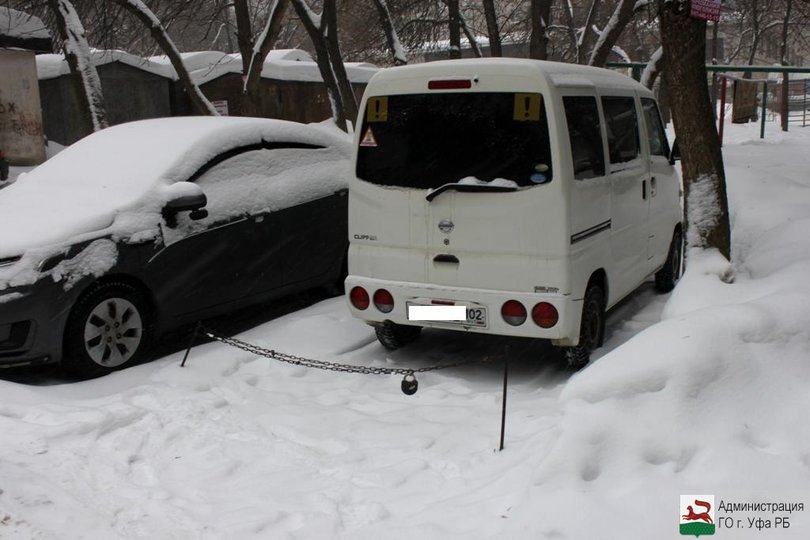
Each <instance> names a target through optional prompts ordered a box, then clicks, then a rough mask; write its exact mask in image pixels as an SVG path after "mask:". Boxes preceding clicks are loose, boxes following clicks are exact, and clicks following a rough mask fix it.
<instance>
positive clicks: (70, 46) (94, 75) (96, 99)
mask: <svg viewBox="0 0 810 540" xmlns="http://www.w3.org/2000/svg"><path fill="white" fill-rule="evenodd" d="M48 6H49V8H50V10H51V12H52V13H53V15H54V19H55V20H56V27H57V30H58V32H59V36H60V38H61V39H62V48H63V50H64V52H65V58H66V59H67V62H68V66H70V73H71V80H72V81H73V84H74V86H73V87H74V89H75V90H76V96H77V98H78V100H79V104H80V105H81V108H82V109H84V112H85V114H84V115H83V116H82V121H83V124H84V126H83V129H82V132H84V133H91V132H93V131H99V130H101V129H104V128H105V127H107V125H108V124H107V111H106V108H105V106H104V94H103V93H102V91H101V80H100V79H99V77H98V72H97V71H96V67H95V66H94V65H93V62H92V59H91V58H90V46H89V45H88V44H87V39H86V37H85V32H84V28H83V27H82V25H81V23H80V21H79V16H78V14H77V13H76V8H75V7H73V4H72V3H71V2H70V1H69V0H48Z"/></svg>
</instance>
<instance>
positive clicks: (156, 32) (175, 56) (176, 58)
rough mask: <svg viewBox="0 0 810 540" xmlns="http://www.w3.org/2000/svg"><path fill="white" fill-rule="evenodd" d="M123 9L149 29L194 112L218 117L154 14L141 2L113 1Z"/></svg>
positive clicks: (131, 0)
mask: <svg viewBox="0 0 810 540" xmlns="http://www.w3.org/2000/svg"><path fill="white" fill-rule="evenodd" d="M113 1H114V2H115V3H116V4H119V5H120V6H122V7H123V8H124V9H126V10H127V11H129V12H130V13H131V14H132V15H133V16H135V18H137V19H138V20H139V21H140V22H141V23H143V25H144V26H145V27H146V28H148V29H149V32H151V34H152V37H153V38H154V40H155V41H156V42H157V44H158V45H159V46H160V48H161V50H162V51H163V52H164V53H165V54H166V56H167V57H168V58H169V61H170V62H171V63H172V67H174V71H175V72H176V73H177V77H178V78H179V79H180V84H181V85H182V86H183V89H184V90H185V91H186V94H187V95H188V97H189V99H190V100H191V104H192V106H193V107H194V109H196V111H197V112H198V113H200V114H202V115H210V116H219V113H218V112H217V111H216V109H215V108H214V106H213V105H212V104H211V102H210V101H208V98H206V97H205V95H204V94H203V93H202V91H200V88H199V87H198V86H197V85H196V84H194V82H193V81H192V80H191V77H190V76H189V74H188V70H187V69H186V66H185V64H183V59H182V58H181V57H180V51H178V50H177V47H175V46H174V42H173V41H172V40H171V38H170V37H169V34H168V33H166V29H165V28H164V27H163V25H162V24H161V23H160V21H159V20H158V19H157V17H156V16H155V14H154V13H152V11H151V10H150V9H149V8H148V7H146V5H145V4H144V3H143V2H141V0H113Z"/></svg>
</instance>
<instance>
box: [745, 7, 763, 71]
mask: <svg viewBox="0 0 810 540" xmlns="http://www.w3.org/2000/svg"><path fill="white" fill-rule="evenodd" d="M757 2H758V0H751V29H752V32H753V34H752V37H751V50H750V51H748V65H749V66H753V65H754V59H755V58H756V55H757V48H759V38H760V30H759V23H760V20H759V6H758V3H757ZM750 78H751V72H750V71H746V72H744V73H743V79H750Z"/></svg>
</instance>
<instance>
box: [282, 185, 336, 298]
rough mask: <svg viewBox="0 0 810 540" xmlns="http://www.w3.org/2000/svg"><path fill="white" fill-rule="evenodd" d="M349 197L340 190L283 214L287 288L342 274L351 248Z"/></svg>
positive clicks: (325, 279) (283, 245)
mask: <svg viewBox="0 0 810 540" xmlns="http://www.w3.org/2000/svg"><path fill="white" fill-rule="evenodd" d="M347 195H348V191H347V190H346V189H345V188H344V189H340V190H338V191H335V192H333V193H331V194H329V195H327V196H326V197H319V198H317V199H315V200H312V201H307V202H303V203H302V204H297V205H294V206H291V207H289V208H287V209H285V210H283V211H281V212H280V213H279V223H280V227H281V231H282V240H281V246H280V251H279V255H280V259H281V265H282V271H281V274H282V281H283V283H284V284H285V285H295V284H302V286H303V284H305V283H325V282H327V281H329V280H330V279H331V277H332V276H336V275H337V274H338V272H339V270H340V266H341V265H342V264H343V259H344V257H345V254H346V249H347V247H348V223H347V222H348V196H347Z"/></svg>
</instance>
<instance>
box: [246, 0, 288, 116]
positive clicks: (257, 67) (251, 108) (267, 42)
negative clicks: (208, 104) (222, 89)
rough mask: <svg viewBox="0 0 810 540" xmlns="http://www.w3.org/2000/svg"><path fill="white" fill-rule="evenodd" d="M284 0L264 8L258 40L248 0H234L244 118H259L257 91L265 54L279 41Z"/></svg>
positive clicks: (285, 0)
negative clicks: (264, 20)
mask: <svg viewBox="0 0 810 540" xmlns="http://www.w3.org/2000/svg"><path fill="white" fill-rule="evenodd" d="M287 5H288V2H287V0H273V2H272V3H271V4H270V5H269V6H268V8H267V11H268V13H267V20H266V22H265V24H264V28H263V29H262V31H261V33H260V34H259V35H258V36H257V37H255V38H254V37H253V25H252V23H251V17H250V11H249V9H248V3H247V0H234V3H233V8H234V12H235V14H236V28H237V32H236V36H237V43H238V44H239V52H240V53H241V56H242V78H243V80H244V83H243V85H242V94H243V105H242V112H243V114H244V115H245V116H259V114H260V110H259V104H258V101H257V100H258V94H259V91H260V84H261V76H262V68H263V67H264V61H265V59H266V58H267V54H268V53H269V52H270V51H271V50H272V49H273V46H274V44H275V42H276V40H277V38H278V35H279V31H280V29H281V24H282V21H283V19H284V13H285V11H286V10H287Z"/></svg>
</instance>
